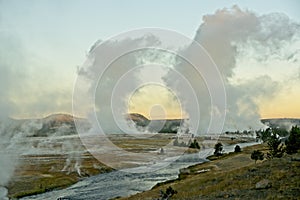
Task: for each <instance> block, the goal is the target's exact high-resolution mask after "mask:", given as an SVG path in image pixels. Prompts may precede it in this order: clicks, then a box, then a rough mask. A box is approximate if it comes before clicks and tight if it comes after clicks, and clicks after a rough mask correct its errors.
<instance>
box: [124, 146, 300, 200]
mask: <svg viewBox="0 0 300 200" xmlns="http://www.w3.org/2000/svg"><path fill="white" fill-rule="evenodd" d="M254 149H260V150H262V151H265V150H266V146H265V145H258V146H252V147H248V148H245V149H244V151H243V152H242V153H237V154H230V155H228V156H226V157H223V158H221V159H219V160H214V161H211V162H208V163H203V164H199V165H195V166H192V167H189V171H190V172H189V173H187V174H181V175H180V177H179V178H178V179H177V180H175V181H170V182H169V183H167V184H161V185H160V186H156V187H154V188H153V189H152V190H150V191H146V192H143V193H139V194H136V195H133V196H131V197H127V198H121V199H155V198H158V197H159V194H160V192H159V191H160V190H164V191H165V190H166V188H167V187H169V186H171V187H172V188H173V189H174V190H176V191H177V192H178V193H177V194H175V195H174V196H173V197H172V199H297V198H298V197H299V196H300V181H299V177H300V162H299V161H291V157H290V156H287V155H285V156H284V157H283V158H280V159H273V160H265V161H263V162H258V163H257V164H254V161H253V160H251V159H250V153H251V152H252V151H253V150H254ZM296 156H298V157H299V156H300V155H299V154H298V155H296ZM201 170H210V171H208V172H204V173H199V172H200V171H201ZM264 178H265V179H268V180H269V181H270V182H271V184H272V187H271V188H269V189H263V190H256V189H255V184H256V183H257V182H259V181H260V180H262V179H264Z"/></svg>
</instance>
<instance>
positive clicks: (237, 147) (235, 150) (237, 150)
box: [234, 145, 242, 153]
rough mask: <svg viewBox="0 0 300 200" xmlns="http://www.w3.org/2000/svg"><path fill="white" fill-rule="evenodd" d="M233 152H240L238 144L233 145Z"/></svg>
mask: <svg viewBox="0 0 300 200" xmlns="http://www.w3.org/2000/svg"><path fill="white" fill-rule="evenodd" d="M234 152H235V153H239V152H242V149H241V147H240V146H239V145H236V146H235V147H234Z"/></svg>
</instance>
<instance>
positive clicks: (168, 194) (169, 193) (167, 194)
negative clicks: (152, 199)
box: [159, 186, 177, 200]
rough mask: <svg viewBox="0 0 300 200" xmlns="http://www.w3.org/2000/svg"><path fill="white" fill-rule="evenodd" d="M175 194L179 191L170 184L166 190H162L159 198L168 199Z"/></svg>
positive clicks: (160, 199) (161, 199)
mask: <svg viewBox="0 0 300 200" xmlns="http://www.w3.org/2000/svg"><path fill="white" fill-rule="evenodd" d="M174 194H177V191H176V190H174V189H173V188H172V187H171V186H169V187H168V188H167V189H166V192H164V191H163V190H161V191H160V198H159V200H168V199H170V198H171V197H172V196H173V195H174Z"/></svg>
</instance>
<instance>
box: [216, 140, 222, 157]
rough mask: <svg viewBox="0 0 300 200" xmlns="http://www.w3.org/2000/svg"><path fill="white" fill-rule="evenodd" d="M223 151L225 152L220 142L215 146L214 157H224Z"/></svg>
mask: <svg viewBox="0 0 300 200" xmlns="http://www.w3.org/2000/svg"><path fill="white" fill-rule="evenodd" d="M222 151H223V144H222V143H220V142H218V143H217V144H215V152H214V155H216V156H220V155H222Z"/></svg>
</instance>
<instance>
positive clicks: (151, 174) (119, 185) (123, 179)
mask: <svg viewBox="0 0 300 200" xmlns="http://www.w3.org/2000/svg"><path fill="white" fill-rule="evenodd" d="M253 144H256V143H243V144H239V145H240V146H241V147H245V146H250V145H253ZM234 146H235V145H233V146H226V147H224V150H225V151H227V152H229V151H233V148H234ZM212 152H213V150H212V149H206V150H202V151H200V153H195V154H184V155H182V156H179V157H172V158H168V159H165V160H164V161H162V162H161V163H156V164H155V165H152V166H143V167H136V168H131V169H128V170H127V172H124V171H113V172H110V173H106V174H99V175H97V176H93V177H89V178H86V179H84V180H82V181H80V182H78V183H76V184H74V185H72V186H71V187H69V188H66V189H62V190H55V191H51V192H47V193H43V194H39V195H34V196H29V197H24V198H22V199H30V200H35V199H40V200H56V199H59V198H60V199H61V200H62V199H63V200H86V199H90V200H93V199H95V200H101V199H110V198H114V197H118V196H129V195H132V194H136V193H138V192H142V191H145V190H149V189H151V188H152V187H153V186H154V185H156V184H157V183H159V182H164V181H167V180H171V179H176V178H177V177H178V174H179V170H180V169H181V168H184V167H188V166H190V165H194V164H197V163H202V162H205V161H207V160H205V159H203V157H204V155H207V154H209V153H212ZM162 166H166V167H162ZM153 168H157V169H158V170H156V171H154V170H153ZM143 171H144V173H143ZM136 172H138V173H136Z"/></svg>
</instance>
